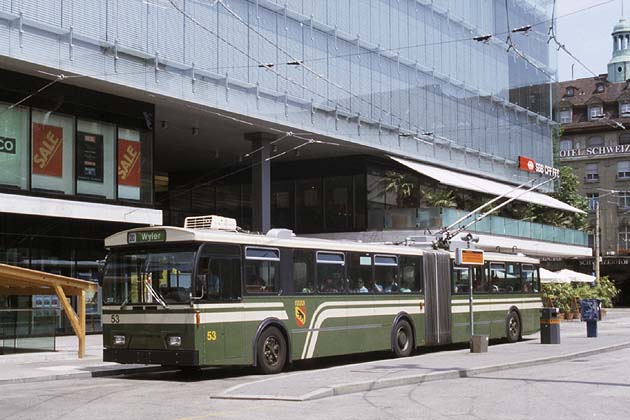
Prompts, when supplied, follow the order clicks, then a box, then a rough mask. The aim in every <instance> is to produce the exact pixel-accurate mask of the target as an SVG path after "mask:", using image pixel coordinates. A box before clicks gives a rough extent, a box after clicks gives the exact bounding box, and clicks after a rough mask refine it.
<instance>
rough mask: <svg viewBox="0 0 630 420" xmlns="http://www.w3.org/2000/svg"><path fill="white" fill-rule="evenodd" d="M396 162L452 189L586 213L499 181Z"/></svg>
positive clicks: (544, 195) (421, 165) (407, 162)
mask: <svg viewBox="0 0 630 420" xmlns="http://www.w3.org/2000/svg"><path fill="white" fill-rule="evenodd" d="M390 158H392V159H393V160H395V161H396V162H398V163H400V164H402V165H405V166H406V167H408V168H409V169H412V170H414V171H416V172H418V173H421V174H423V175H426V176H428V177H431V178H433V179H435V180H436V181H438V182H440V183H441V184H445V185H450V186H451V187H457V188H462V189H464V190H470V191H477V192H481V193H484V194H490V195H497V196H498V195H503V194H506V197H509V198H514V197H517V196H518V198H516V199H517V200H520V201H525V202H527V203H532V204H538V205H540V206H545V207H551V208H554V209H559V210H565V211H570V212H573V213H585V212H584V211H582V210H580V209H578V208H576V207H573V206H570V205H568V204H567V203H564V202H562V201H560V200H556V199H555V198H553V197H550V196H548V195H546V194H541V193H537V192H533V191H529V192H526V193H523V191H524V190H526V189H527V188H523V189H522V190H516V191H512V190H513V189H514V188H516V186H512V185H507V184H503V183H501V182H497V181H491V180H489V179H484V178H480V177H478V176H474V175H467V174H463V173H461V172H455V171H450V170H448V169H442V168H438V167H435V166H431V165H425V164H422V163H418V162H413V161H410V160H406V159H401V158H397V157H394V156H390Z"/></svg>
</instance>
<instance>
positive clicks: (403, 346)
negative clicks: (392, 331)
mask: <svg viewBox="0 0 630 420" xmlns="http://www.w3.org/2000/svg"><path fill="white" fill-rule="evenodd" d="M397 341H398V348H399V349H400V350H402V351H405V350H407V346H409V338H408V336H407V332H406V331H405V330H404V329H402V328H401V329H399V330H398V334H397Z"/></svg>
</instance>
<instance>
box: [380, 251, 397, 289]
mask: <svg viewBox="0 0 630 420" xmlns="http://www.w3.org/2000/svg"><path fill="white" fill-rule="evenodd" d="M374 291H375V292H376V293H397V292H398V291H399V285H398V257H397V256H394V255H375V256H374Z"/></svg>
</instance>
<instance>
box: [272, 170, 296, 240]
mask: <svg viewBox="0 0 630 420" xmlns="http://www.w3.org/2000/svg"><path fill="white" fill-rule="evenodd" d="M293 190H294V187H293V182H291V181H285V182H274V183H272V184H271V226H273V227H276V228H288V229H292V228H293V227H294V225H295V222H294V216H295V208H294V205H295V202H294V199H293Z"/></svg>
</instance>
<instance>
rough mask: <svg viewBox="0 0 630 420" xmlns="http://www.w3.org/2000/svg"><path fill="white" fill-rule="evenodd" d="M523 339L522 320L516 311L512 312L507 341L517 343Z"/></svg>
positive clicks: (509, 319)
mask: <svg viewBox="0 0 630 420" xmlns="http://www.w3.org/2000/svg"><path fill="white" fill-rule="evenodd" d="M520 338H521V319H520V318H519V316H518V314H517V313H516V311H511V312H510V314H509V315H508V318H507V341H508V343H516V342H517V341H518V340H519V339H520Z"/></svg>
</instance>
